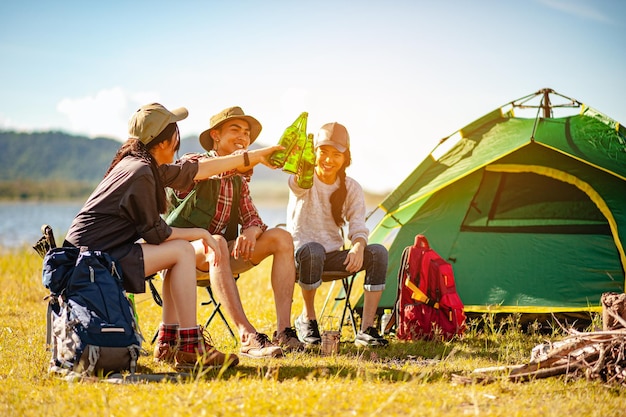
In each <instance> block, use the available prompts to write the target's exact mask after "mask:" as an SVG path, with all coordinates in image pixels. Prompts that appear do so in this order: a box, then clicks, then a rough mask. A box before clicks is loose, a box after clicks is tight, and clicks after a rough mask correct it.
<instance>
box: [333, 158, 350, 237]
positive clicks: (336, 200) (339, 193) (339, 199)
mask: <svg viewBox="0 0 626 417" xmlns="http://www.w3.org/2000/svg"><path fill="white" fill-rule="evenodd" d="M343 156H344V161H343V166H342V167H341V169H339V171H338V172H337V176H338V177H339V188H337V189H336V190H335V192H333V193H332V194H331V195H330V211H331V213H332V214H333V219H334V220H335V223H336V224H337V226H339V227H341V226H343V225H344V223H345V222H346V221H345V219H344V218H343V204H344V203H345V201H346V195H347V194H348V189H347V188H346V168H348V167H349V166H350V164H351V163H352V156H351V155H350V149H346V151H345V152H344V153H343Z"/></svg>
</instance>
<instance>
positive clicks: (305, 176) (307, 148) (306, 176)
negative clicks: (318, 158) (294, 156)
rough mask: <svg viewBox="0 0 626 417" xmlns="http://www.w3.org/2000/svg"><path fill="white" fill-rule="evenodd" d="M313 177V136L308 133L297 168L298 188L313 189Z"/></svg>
mask: <svg viewBox="0 0 626 417" xmlns="http://www.w3.org/2000/svg"><path fill="white" fill-rule="evenodd" d="M313 175H315V149H313V134H312V133H309V135H308V136H307V138H306V143H305V145H304V149H303V150H302V157H301V158H300V165H299V166H298V177H297V182H298V186H299V187H301V188H311V187H313Z"/></svg>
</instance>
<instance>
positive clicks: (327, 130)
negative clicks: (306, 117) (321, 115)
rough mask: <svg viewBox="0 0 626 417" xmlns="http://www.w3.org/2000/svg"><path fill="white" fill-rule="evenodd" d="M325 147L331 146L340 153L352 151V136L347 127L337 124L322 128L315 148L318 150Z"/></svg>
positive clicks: (326, 125) (316, 139) (318, 133)
mask: <svg viewBox="0 0 626 417" xmlns="http://www.w3.org/2000/svg"><path fill="white" fill-rule="evenodd" d="M323 145H330V146H332V147H334V148H335V149H337V150H338V151H339V152H345V151H346V149H350V135H349V134H348V130H347V129H346V127H345V126H344V125H342V124H339V123H337V122H333V123H326V124H325V125H324V126H322V127H321V128H320V130H319V132H317V136H316V138H315V147H316V148H318V147H320V146H323Z"/></svg>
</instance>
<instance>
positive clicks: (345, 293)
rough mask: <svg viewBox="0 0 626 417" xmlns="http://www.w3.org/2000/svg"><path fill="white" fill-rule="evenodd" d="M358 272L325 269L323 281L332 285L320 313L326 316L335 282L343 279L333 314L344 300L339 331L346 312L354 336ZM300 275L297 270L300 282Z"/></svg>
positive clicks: (283, 225) (355, 329) (355, 331)
mask: <svg viewBox="0 0 626 417" xmlns="http://www.w3.org/2000/svg"><path fill="white" fill-rule="evenodd" d="M276 227H281V228H283V229H284V228H285V227H287V225H286V224H285V223H280V224H277V225H276ZM341 236H342V237H343V236H344V232H343V229H341ZM357 274H358V272H355V273H352V272H348V271H324V272H322V282H331V287H330V289H329V290H328V294H327V295H326V299H325V300H324V304H323V305H322V310H321V311H320V313H319V317H320V318H322V317H324V313H325V312H326V308H327V307H328V303H329V302H330V300H331V298H333V293H334V289H335V282H337V281H339V280H341V283H342V288H341V289H340V290H339V292H338V293H337V295H336V296H335V297H334V301H335V304H334V305H333V306H332V307H331V314H332V312H333V311H334V310H335V308H336V307H337V305H338V304H340V303H341V302H342V301H343V302H344V303H343V310H342V312H341V319H340V320H339V328H338V329H337V330H339V333H340V334H341V329H342V328H343V323H344V321H345V320H346V313H347V315H348V318H349V320H350V324H351V325H352V331H353V333H354V337H356V335H357V328H356V320H355V319H354V309H353V308H352V303H351V302H350V294H351V293H352V284H353V283H354V280H355V278H356V276H357ZM298 280H299V276H298V271H297V270H296V282H298Z"/></svg>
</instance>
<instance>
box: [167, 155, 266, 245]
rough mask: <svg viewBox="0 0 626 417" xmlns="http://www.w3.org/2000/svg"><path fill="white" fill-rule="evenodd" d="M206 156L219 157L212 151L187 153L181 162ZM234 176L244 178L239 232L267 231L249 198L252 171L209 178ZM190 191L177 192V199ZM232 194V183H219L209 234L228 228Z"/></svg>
mask: <svg viewBox="0 0 626 417" xmlns="http://www.w3.org/2000/svg"><path fill="white" fill-rule="evenodd" d="M242 152H243V151H235V152H233V155H237V154H240V153H242ZM207 156H208V157H210V158H215V157H217V156H219V155H218V154H217V152H215V151H214V150H211V151H209V152H207V153H206V154H197V153H188V154H185V155H183V156H182V157H181V160H186V159H192V160H193V159H196V160H197V159H201V158H203V157H207ZM234 175H241V176H243V177H244V181H241V195H240V196H239V224H240V225H241V230H242V231H243V230H245V229H247V228H249V227H252V226H257V227H260V228H261V230H263V231H265V230H267V225H266V224H265V223H263V220H261V217H260V216H259V212H258V210H257V209H256V206H255V205H254V202H253V201H252V197H251V196H250V188H249V187H248V182H249V181H250V176H251V175H252V170H250V171H249V173H246V174H244V175H242V174H241V173H240V172H239V171H237V170H236V169H235V170H232V171H226V172H223V173H221V174H218V175H215V176H213V177H211V178H218V179H225V178H228V177H232V176H234ZM190 191H191V189H189V190H187V191H184V192H177V195H178V197H179V198H185V196H186V195H187V194H188V193H189V192H190ZM233 193H234V189H233V183H232V181H220V195H219V196H218V199H217V205H216V207H215V217H213V221H212V222H211V225H210V226H209V232H210V233H211V234H214V235H215V234H218V235H222V234H224V232H225V231H226V226H228V222H229V221H230V209H231V206H232V205H233Z"/></svg>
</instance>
